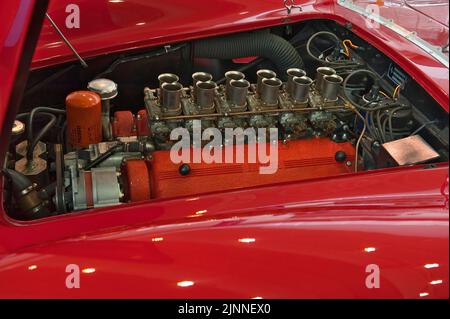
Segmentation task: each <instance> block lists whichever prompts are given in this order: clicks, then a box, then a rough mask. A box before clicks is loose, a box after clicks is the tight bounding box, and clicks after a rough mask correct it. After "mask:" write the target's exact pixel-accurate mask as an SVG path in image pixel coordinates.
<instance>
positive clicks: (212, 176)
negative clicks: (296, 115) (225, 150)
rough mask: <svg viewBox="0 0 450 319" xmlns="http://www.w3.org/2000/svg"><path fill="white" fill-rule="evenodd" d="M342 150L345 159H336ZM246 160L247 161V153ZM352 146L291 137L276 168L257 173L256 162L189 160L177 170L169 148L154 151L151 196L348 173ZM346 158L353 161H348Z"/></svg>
mask: <svg viewBox="0 0 450 319" xmlns="http://www.w3.org/2000/svg"><path fill="white" fill-rule="evenodd" d="M248 147H249V146H248V145H241V146H234V154H236V153H237V152H242V151H243V152H246V153H245V154H247V151H248ZM338 151H343V152H345V153H346V155H347V159H346V160H345V161H343V162H337V161H336V160H335V154H336V153H337V152H338ZM245 158H246V161H247V157H245ZM354 159H355V148H354V146H353V145H352V144H351V143H335V142H333V141H331V140H329V139H325V138H314V139H308V140H296V141H290V142H288V143H287V144H281V143H280V144H279V145H278V170H277V171H276V173H274V174H267V175H263V174H260V167H261V166H266V165H264V164H259V163H256V164H255V163H248V162H244V163H242V164H227V163H225V164H216V163H213V164H207V163H204V162H202V163H197V164H196V163H192V164H188V165H189V167H190V172H189V174H187V175H182V174H180V172H179V170H180V166H181V165H182V164H174V163H173V162H172V160H171V158H170V152H169V151H158V152H155V153H154V154H153V160H152V162H151V168H150V171H151V172H150V176H151V188H152V191H151V193H152V197H154V198H168V197H176V196H183V195H194V194H201V193H207V192H216V191H224V190H229V189H239V188H247V187H251V186H260V185H266V184H272V183H279V182H290V181H299V180H307V179H313V178H318V177H329V176H336V175H340V174H345V173H349V172H351V171H352V170H353V168H354V166H353V165H354ZM349 162H351V163H352V165H349Z"/></svg>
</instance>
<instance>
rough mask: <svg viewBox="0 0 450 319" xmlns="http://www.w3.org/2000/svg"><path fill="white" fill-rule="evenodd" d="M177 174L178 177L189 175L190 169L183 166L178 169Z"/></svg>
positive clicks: (187, 166) (186, 165) (185, 165)
mask: <svg viewBox="0 0 450 319" xmlns="http://www.w3.org/2000/svg"><path fill="white" fill-rule="evenodd" d="M178 172H180V175H182V176H186V175H189V173H190V172H191V167H190V166H189V165H188V164H183V165H181V166H180V168H179V169H178Z"/></svg>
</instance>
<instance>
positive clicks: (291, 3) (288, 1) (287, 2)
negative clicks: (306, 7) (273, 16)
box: [284, 0, 303, 14]
mask: <svg viewBox="0 0 450 319" xmlns="http://www.w3.org/2000/svg"><path fill="white" fill-rule="evenodd" d="M284 7H285V8H286V10H287V14H291V13H292V9H299V11H300V12H302V11H303V8H302V7H301V6H299V5H297V4H295V0H284Z"/></svg>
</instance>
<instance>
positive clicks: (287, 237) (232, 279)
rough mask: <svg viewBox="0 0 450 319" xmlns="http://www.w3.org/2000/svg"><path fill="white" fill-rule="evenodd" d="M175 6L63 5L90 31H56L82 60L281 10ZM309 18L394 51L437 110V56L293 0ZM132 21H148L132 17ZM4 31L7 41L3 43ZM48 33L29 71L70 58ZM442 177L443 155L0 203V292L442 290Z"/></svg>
mask: <svg viewBox="0 0 450 319" xmlns="http://www.w3.org/2000/svg"><path fill="white" fill-rule="evenodd" d="M180 1H181V0H180ZM180 1H175V0H174V1H169V2H166V3H164V2H160V1H158V2H156V1H143V0H142V1H138V0H134V1H131V0H130V1H128V0H127V1H124V2H122V3H120V2H119V3H115V4H114V5H127V6H128V7H126V8H127V9H126V12H129V14H124V13H123V12H124V11H117V12H116V13H115V14H110V10H107V11H105V10H101V9H102V8H103V9H105V8H109V7H107V6H109V5H112V3H108V4H106V1H103V0H102V1H78V2H77V1H74V2H75V3H80V5H84V6H89V8H91V9H92V10H94V11H93V13H92V14H93V17H94V18H92V19H90V20H89V22H88V23H89V25H90V26H91V28H86V29H83V28H82V29H80V30H79V32H83V33H84V32H86V33H84V35H83V34H82V36H80V35H78V36H77V35H76V34H75V33H74V34H68V35H69V36H70V37H71V38H73V39H74V45H75V46H76V47H77V48H78V49H80V51H81V52H82V54H83V55H85V56H94V55H97V54H107V53H110V52H115V51H121V50H126V49H132V48H138V47H145V46H149V45H159V44H163V43H169V42H176V41H181V40H186V39H191V38H197V37H204V36H209V35H213V34H221V33H227V32H235V31H239V30H248V29H254V28H260V27H264V26H269V25H275V24H280V23H282V22H283V21H285V19H286V14H285V9H283V8H282V6H281V3H282V1H278V0H271V1H245V2H243V1H238V0H226V1H225V0H218V1H215V2H214V6H213V7H211V2H210V1H203V0H201V1H200V0H199V1H191V2H190V3H192V6H193V7H195V6H197V5H198V6H200V5H202V8H203V10H202V11H201V12H202V13H201V14H200V12H199V11H200V10H198V8H197V9H195V10H192V11H189V12H186V6H185V3H186V2H184V1H183V3H181V2H180ZM33 2H34V1H20V2H18V3H20V4H22V5H26V4H30V5H32V3H33ZM65 3H67V2H66V1H59V0H58V1H52V7H51V9H50V13H51V14H52V16H53V18H54V19H55V20H56V21H57V23H59V24H61V23H63V18H62V17H63V16H64V8H65ZM177 4H178V6H176V5H177ZM183 4H184V7H183ZM149 7H150V8H151V7H153V8H154V10H153V11H152V10H150V9H149ZM25 8H29V7H27V6H25ZM158 8H161V9H158ZM195 8H196V7H195ZM17 9H18V7H17V6H16V5H15V4H14V3H13V2H11V1H8V2H2V3H1V4H0V11H1V12H9V14H8V15H5V17H6V18H5V19H4V20H2V27H1V28H0V43H1V47H0V58H1V59H0V61H1V65H0V66H1V70H2V71H3V72H4V73H3V74H4V75H6V76H4V77H0V81H1V82H0V92H1V94H0V102H1V105H0V126H1V125H3V123H4V116H5V114H6V111H7V110H6V108H5V106H6V105H8V104H7V103H8V96H9V93H10V92H11V88H12V83H13V81H14V79H15V78H16V74H15V73H16V65H17V64H18V62H19V60H20V51H21V48H22V46H23V40H24V35H23V33H24V32H25V30H26V28H27V21H28V19H27V18H29V16H30V12H29V10H28V11H27V10H26V9H24V10H25V11H24V12H25V13H26V14H25V16H24V19H21V20H20V22H22V23H19V24H18V25H15V26H16V27H14V28H12V25H13V24H14V21H15V19H14V17H16V15H15V12H17ZM240 10H242V11H240ZM245 11H248V13H246V14H243V15H242V17H241V15H239V14H238V13H239V12H245ZM133 14H134V15H136V16H133ZM147 14H148V15H147ZM108 15H109V17H108ZM319 17H322V18H329V19H335V20H337V21H339V22H341V23H344V22H347V21H350V22H352V23H353V25H354V30H355V32H356V33H358V34H359V35H361V36H362V37H363V38H365V39H367V40H369V41H370V42H371V43H373V44H374V45H375V46H377V47H379V48H380V49H382V50H383V51H384V52H385V53H386V54H388V55H389V56H390V57H391V58H393V59H394V60H396V61H397V62H398V63H399V64H400V65H401V66H402V67H403V68H405V69H406V70H407V71H408V72H410V74H412V75H413V76H415V77H416V78H417V80H418V81H419V82H420V83H421V84H422V85H424V86H425V88H426V89H427V90H429V92H430V94H432V95H433V96H434V97H435V98H436V99H437V100H438V101H440V102H441V104H442V105H443V107H444V108H446V109H447V110H448V70H446V69H445V68H443V67H442V66H441V65H440V64H439V63H438V62H437V61H434V60H433V59H432V58H430V57H429V56H428V55H427V54H425V53H424V52H422V51H421V50H419V49H418V48H416V47H415V46H414V45H412V44H411V43H409V42H408V41H406V40H404V39H401V38H399V37H398V36H397V35H395V34H394V33H392V32H389V31H388V30H384V29H380V30H372V29H370V30H369V29H367V28H365V24H364V20H362V19H360V18H359V17H357V16H356V15H354V14H352V13H350V12H348V11H346V10H345V9H342V8H336V7H335V6H334V3H332V2H331V1H317V2H311V1H310V2H306V4H305V6H304V14H296V13H293V14H292V15H291V17H289V19H290V22H294V21H299V20H301V19H307V18H319ZM140 19H146V20H144V21H141V22H149V24H148V25H147V24H146V25H139V26H138V25H136V23H138V22H136V21H140ZM147 19H148V20H147ZM133 22H134V25H133ZM97 23H98V24H97ZM150 23H151V24H150ZM123 25H126V26H128V28H125V27H123ZM121 26H122V27H121ZM211 26H213V27H211ZM46 28H47V29H46ZM82 30H83V31H82ZM11 31H14V32H16V31H17V34H18V37H19V38H18V40H17V41H15V42H14V43H13V45H12V46H9V47H8V46H7V45H5V43H6V44H7V43H8V42H6V39H8V36H9V35H10V34H11ZM52 32H53V31H50V30H49V29H48V27H44V29H43V35H42V37H41V44H40V45H39V47H38V50H37V52H36V55H35V59H34V67H44V66H48V65H52V64H55V63H60V62H64V61H67V60H70V59H72V56H71V54H70V52H69V51H67V49H66V48H65V47H64V46H62V45H61V44H56V43H54V45H55V46H54V47H52V46H51V45H50V43H51V41H52V40H53V42H57V41H59V38H57V39H56V37H55V35H54V34H53V33H52ZM74 32H75V31H74ZM94 33H97V36H96V37H95V38H94V37H93V36H92V34H94ZM98 34H100V36H98ZM77 37H78V38H77ZM377 37H379V38H377ZM143 39H145V40H143ZM445 86H447V87H445ZM444 99H445V100H446V101H444ZM448 180H449V174H448V166H447V165H446V164H444V165H441V166H439V167H437V168H425V167H424V166H418V167H405V168H398V169H389V170H383V171H376V172H364V173H360V174H350V175H347V176H343V177H338V178H332V179H330V178H324V179H318V180H312V181H305V182H297V183H289V184H280V185H271V186H267V187H259V188H251V189H246V190H241V191H233V192H224V193H215V194H209V195H201V196H196V197H185V198H178V199H172V200H157V201H154V202H149V203H143V204H135V205H123V206H120V207H115V208H107V209H99V210H92V211H88V212H82V213H74V214H69V215H65V216H56V217H53V218H48V219H45V220H40V221H36V222H29V223H18V222H15V221H11V220H7V217H6V216H5V214H4V212H3V211H2V212H1V213H2V215H3V216H2V217H3V218H4V220H0V297H3V298H15V297H27V298H36V297H41V298H42V297H55V298H69V297H75V298H81V297H83V298H88V297H128V298H130V297H157V298H164V297H167V298H193V297H199V298H200V297H202V298H216V297H226V298H254V297H262V298H279V297H286V298H448V297H449V293H448V289H449V285H448V280H449V275H448V274H449V260H448V256H449V253H448V249H449V237H448V236H449V233H448V227H449V224H448V223H449V213H448V201H449V189H448V187H449V186H448ZM0 197H1V192H0ZM0 202H1V198H0ZM68 264H78V265H79V266H80V267H81V268H82V269H85V271H84V272H82V274H81V289H67V288H66V286H65V280H66V276H67V275H68V274H67V273H66V272H65V270H66V266H67V265H68ZM371 264H376V265H378V266H379V267H380V270H381V273H380V274H381V287H380V289H368V288H367V287H366V285H365V281H366V276H367V275H368V273H366V267H367V266H368V265H371Z"/></svg>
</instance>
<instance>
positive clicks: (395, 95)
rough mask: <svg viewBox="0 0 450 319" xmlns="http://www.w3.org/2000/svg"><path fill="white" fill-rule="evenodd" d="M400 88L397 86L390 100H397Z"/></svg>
mask: <svg viewBox="0 0 450 319" xmlns="http://www.w3.org/2000/svg"><path fill="white" fill-rule="evenodd" d="M401 87H402V86H401V85H397V87H396V88H395V90H394V93H393V94H392V98H393V99H394V100H395V99H396V98H397V96H398V94H399V93H400V88H401Z"/></svg>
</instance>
